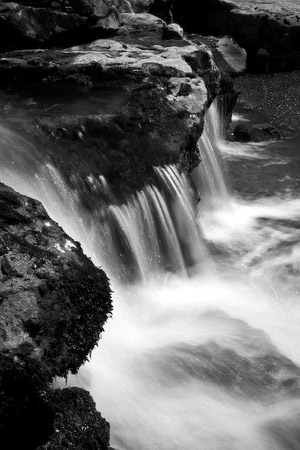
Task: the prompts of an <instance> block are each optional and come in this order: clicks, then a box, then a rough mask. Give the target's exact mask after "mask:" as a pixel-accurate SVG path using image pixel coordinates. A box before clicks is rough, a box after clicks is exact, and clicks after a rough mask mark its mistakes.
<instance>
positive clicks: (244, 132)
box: [233, 123, 281, 142]
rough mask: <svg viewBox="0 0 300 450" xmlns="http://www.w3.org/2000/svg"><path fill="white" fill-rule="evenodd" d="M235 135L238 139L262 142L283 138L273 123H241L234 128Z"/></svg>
mask: <svg viewBox="0 0 300 450" xmlns="http://www.w3.org/2000/svg"><path fill="white" fill-rule="evenodd" d="M233 136H234V138H235V139H236V140H237V141H241V142H247V141H253V142H261V141H270V140H278V139H281V136H280V133H279V131H278V130H276V128H275V127H274V126H273V125H270V124H269V123H264V124H255V125H248V124H239V125H237V126H236V127H235V128H234V130H233Z"/></svg>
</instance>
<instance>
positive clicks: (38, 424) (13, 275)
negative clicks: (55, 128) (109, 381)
mask: <svg viewBox="0 0 300 450" xmlns="http://www.w3.org/2000/svg"><path fill="white" fill-rule="evenodd" d="M0 209H1V216H0V268H1V270H0V281H1V291H0V296H1V304H0V335H1V341H0V438H1V441H5V439H4V438H5V437H7V436H10V434H11V433H12V430H16V433H15V434H13V435H12V436H10V438H9V439H10V441H11V442H13V440H14V439H15V440H16V441H18V439H20V438H21V436H23V440H24V445H23V446H22V448H34V445H37V444H38V443H39V442H42V440H43V439H44V438H45V436H47V435H48V434H49V433H50V432H51V427H52V425H51V424H53V420H52V419H53V412H52V409H51V408H50V407H49V405H48V403H47V402H46V401H45V395H46V394H47V392H48V390H49V383H50V382H51V380H52V379H53V377H55V376H66V374H67V373H68V371H71V372H72V373H75V372H76V371H77V370H78V369H79V367H80V366H81V365H82V364H83V363H84V362H85V361H86V360H87V358H88V356H89V354H90V352H91V351H92V349H93V348H94V346H95V345H96V344H97V342H98V340H99V337H100V334H101V332H102V331H103V325H104V323H105V322H106V320H107V318H108V316H109V315H110V313H111V310H112V305H111V298H110V288H109V283H108V279H107V277H106V275H105V274H104V272H103V271H102V270H101V269H99V268H97V267H95V266H94V265H93V263H92V262H91V261H90V259H89V258H87V257H86V256H85V255H84V254H83V252H82V250H81V247H80V244H79V243H78V242H75V241H74V240H72V239H71V238H70V237H69V236H68V235H67V234H65V233H64V232H63V230H62V229H61V228H60V227H59V226H58V225H57V223H55V222H54V221H53V220H51V219H50V218H49V217H48V215H47V213H46V211H45V210H44V208H43V207H42V205H41V204H40V203H39V202H37V201H36V200H33V199H30V198H28V197H25V196H22V195H20V194H17V193H16V192H15V191H13V190H12V189H10V188H8V187H6V186H5V185H3V184H1V185H0ZM36 429H38V431H37V432H35V431H36ZM33 430H34V432H33ZM22 433H23V434H22ZM11 448H15V447H14V446H13V445H12V447H11Z"/></svg>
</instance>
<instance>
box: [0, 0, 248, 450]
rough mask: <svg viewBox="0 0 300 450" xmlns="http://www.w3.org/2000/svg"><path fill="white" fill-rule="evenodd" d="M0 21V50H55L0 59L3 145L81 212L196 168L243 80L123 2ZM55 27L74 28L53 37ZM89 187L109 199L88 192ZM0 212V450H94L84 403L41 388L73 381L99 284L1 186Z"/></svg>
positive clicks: (30, 10) (196, 41)
mask: <svg viewBox="0 0 300 450" xmlns="http://www.w3.org/2000/svg"><path fill="white" fill-rule="evenodd" d="M163 4H164V2H163V1H162V2H161V5H163ZM46 6H47V7H46ZM1 8H2V9H1V10H0V24H1V23H2V24H5V26H7V27H8V28H1V31H0V33H3V37H5V36H7V34H6V33H7V32H8V31H9V33H10V35H9V36H11V39H10V40H9V45H10V46H11V47H13V48H17V47H28V46H29V45H30V46H33V47H37V46H43V47H45V46H47V45H50V44H51V45H52V44H54V43H56V42H61V41H59V40H60V38H61V37H63V36H64V38H65V37H67V38H66V40H64V45H61V46H62V47H64V50H62V49H57V48H56V49H50V50H24V49H22V50H19V51H11V52H7V53H5V54H3V55H2V57H1V58H0V81H1V86H2V88H3V89H4V92H2V93H1V94H0V104H1V105H2V106H3V108H1V110H0V119H1V124H5V128H8V129H9V130H10V131H11V130H13V131H14V132H16V131H15V130H16V127H15V124H16V120H17V121H18V127H17V132H18V133H19V138H20V142H22V139H23V138H24V142H34V143H35V146H36V148H38V149H39V152H40V153H41V154H40V155H39V156H40V159H39V161H40V160H43V158H44V160H47V161H50V163H51V164H52V165H53V166H54V167H55V169H57V170H58V172H59V174H61V176H62V177H64V181H67V183H68V184H69V185H70V186H71V188H74V189H76V190H77V192H79V196H80V200H81V205H82V206H84V207H86V208H87V209H88V208H95V207H97V206H98V205H97V201H98V202H100V203H101V205H102V206H103V204H104V205H105V202H107V201H108V200H109V201H110V202H112V201H120V200H122V199H125V198H127V197H128V195H129V194H132V193H134V192H136V191H137V190H139V189H141V188H142V187H143V186H144V185H145V184H146V183H150V182H151V181H153V179H154V178H153V177H154V174H155V171H154V167H155V166H163V165H165V164H171V163H173V164H174V163H175V164H177V165H179V166H180V167H181V168H182V169H183V170H185V171H186V172H189V171H190V170H191V169H192V168H193V167H194V166H195V165H197V164H198V163H199V161H200V156H199V151H198V147H197V142H198V139H199V137H200V135H201V132H202V128H203V117H204V114H205V111H206V109H207V108H208V106H209V105H210V103H211V101H212V100H213V99H214V98H215V97H217V96H219V95H222V96H228V99H229V101H228V103H227V104H230V101H231V102H232V103H234V101H235V99H236V96H235V93H234V91H233V89H232V83H231V80H230V79H229V78H228V74H231V73H236V72H238V71H239V70H243V69H241V68H240V67H239V68H237V67H235V66H234V65H233V64H232V60H230V58H227V59H226V58H225V59H224V58H223V60H222V64H223V66H222V70H220V68H219V67H218V65H217V64H216V61H215V58H216V55H219V56H220V52H219V48H220V46H218V44H217V43H216V41H214V42H213V44H212V41H211V42H208V41H207V43H208V45H209V47H208V46H207V45H206V43H205V42H204V41H203V40H201V39H200V37H199V36H190V37H188V38H187V37H186V36H185V35H184V33H183V31H182V30H181V29H180V28H179V27H178V26H174V25H173V26H170V27H168V28H167V27H166V23H165V21H164V20H163V19H159V18H157V17H154V16H152V15H150V14H149V13H143V14H141V15H133V14H132V11H131V6H130V5H128V4H127V3H126V2H125V1H122V2H120V3H117V2H116V3H114V5H112V6H109V4H108V3H107V2H101V1H99V3H97V7H96V6H93V4H91V3H90V2H89V1H88V0H80V1H76V2H64V3H56V2H47V3H45V2H43V1H42V0H39V1H38V2H34V1H33V0H28V1H27V0H24V1H22V5H21V6H20V5H15V4H11V3H6V4H5V5H4V6H3V5H2V6H1ZM5 8H6V9H5ZM95 8H96V9H95ZM97 8H98V9H97ZM99 8H100V9H99ZM101 8H102V9H101ZM120 8H122V11H124V12H123V13H122V14H121V15H119V10H120ZM19 12H21V14H19ZM19 16H20V17H23V19H24V20H23V21H21V20H19V19H18V17H19ZM49 17H50V18H52V19H53V21H52V22H51V23H52V25H51V26H50V27H48V25H47V24H49V22H48V19H49ZM46 18H47V20H46ZM52 19H51V20H52ZM56 19H57V20H56ZM65 19H66V20H69V21H70V23H73V22H72V21H75V22H74V27H73V25H72V27H73V28H72V27H71V28H68V27H65V28H63V26H62V27H61V28H59V30H58V29H57V30H58V31H57V30H56V25H57V24H59V23H60V22H59V21H60V20H65ZM1 20H2V22H1ZM44 20H45V23H44V22H43V21H44ZM106 20H108V21H111V20H112V21H113V22H114V23H115V31H116V29H118V27H119V25H120V24H121V23H122V24H123V26H122V27H120V29H119V31H118V35H117V36H116V37H114V38H111V39H98V40H94V41H92V42H90V43H88V44H85V45H76V46H74V45H73V46H72V47H68V48H65V47H66V42H68V39H70V40H71V42H72V43H73V44H74V43H77V42H78V41H77V38H75V39H74V34H72V33H73V32H74V33H75V34H76V33H77V31H78V30H79V28H78V26H79V27H82V26H83V28H84V33H86V30H89V31H88V33H90V34H88V33H87V34H85V35H84V36H83V35H81V38H82V36H83V37H84V39H86V38H87V36H88V37H94V36H95V35H97V33H98V32H99V33H100V32H101V30H103V27H104V28H105V29H106V30H108V29H113V28H114V25H113V23H111V22H108V23H106V22H105V24H104V25H103V21H106ZM41 23H42V25H43V27H44V28H43V27H41V28H39V26H40V24H41ZM64 23H65V22H64ZM78 24H79V25H78ZM47 27H48V28H47ZM83 28H80V29H83ZM53 30H54V31H55V30H56V31H57V34H56V35H53V32H54V31H53ZM70 30H71V32H70ZM99 30H100V31H99ZM56 31H55V32H56ZM65 33H67V34H65ZM54 34H55V33H54ZM56 39H58V40H56ZM86 40H87V39H86ZM88 41H91V39H89V40H88ZM6 42H7V41H6ZM5 45H7V44H5ZM222 45H223V47H224V46H225V47H226V45H227V44H226V43H225V44H224V42H223V44H222ZM213 55H215V57H214V56H213ZM220 61H221V57H220V58H219V62H220ZM225 66H226V70H223V67H225ZM220 67H221V66H220ZM8 90H9V95H11V96H13V95H14V94H15V95H16V97H18V96H20V97H21V98H23V99H25V104H26V111H25V117H26V119H24V115H23V116H22V114H21V116H19V115H18V114H19V108H18V106H16V107H15V105H14V100H12V99H9V101H8V102H7V100H8V97H7V95H8V94H7V92H8ZM45 91H46V92H47V94H46V96H45ZM59 91H60V92H62V97H61V98H59ZM2 96H3V98H4V100H3V102H2ZM45 97H46V98H45ZM18 98H19V97H18ZM82 99H84V100H82ZM6 102H7V103H6ZM68 102H70V106H69V108H68V107H67V108H66V103H68ZM77 103H78V104H79V106H77V107H76V105H77ZM82 104H83V105H84V107H82ZM35 146H31V147H35ZM31 147H30V146H29V152H30V151H31V150H30V148H31ZM28 156H35V155H28ZM32 160H34V158H32ZM103 176H104V177H105V179H106V180H107V181H108V183H109V187H110V191H111V194H112V195H111V196H110V197H109V199H107V198H106V197H105V195H103V196H102V197H101V196H99V192H98V191H97V189H96V188H95V185H96V184H95V180H99V179H101V177H103ZM99 177H100V178H99ZM96 187H97V186H96ZM116 199H118V200H116ZM0 203H1V204H0V206H1V211H2V213H1V215H0V217H1V220H0V269H1V270H0V279H1V292H0V334H1V336H2V340H1V343H0V363H1V364H0V439H1V440H2V441H4V439H5V438H6V437H10V439H11V442H12V448H21V447H22V448H28V449H34V448H40V449H42V450H46V449H48V450H49V449H51V450H56V449H60V448H62V447H66V448H76V449H78V450H80V449H91V448H95V449H97V450H99V449H106V448H107V446H108V426H107V424H106V422H105V421H104V419H102V418H101V416H100V415H99V414H98V413H96V412H95V409H94V404H93V402H92V401H91V399H90V398H88V396H87V394H86V393H84V392H82V391H80V390H67V391H65V390H63V391H55V392H52V391H50V390H49V382H50V381H51V380H52V378H53V377H54V376H57V375H60V376H64V375H66V373H67V372H68V371H71V372H76V371H77V370H78V368H79V366H80V365H81V364H82V363H83V362H84V361H85V360H86V358H87V355H88V354H89V353H90V351H91V350H92V348H93V346H94V345H95V344H96V342H97V341H98V338H99V334H100V333H101V331H102V330H103V324H104V322H105V320H106V318H107V316H108V315H109V314H110V312H111V303H110V290H109V285H108V281H107V278H106V277H105V275H104V273H103V272H102V271H101V270H100V269H97V268H95V267H94V266H93V264H92V263H91V261H90V260H89V259H88V258H86V257H85V256H84V255H83V254H82V251H81V249H80V245H79V244H78V243H77V242H74V241H73V240H72V239H70V238H69V237H68V236H67V235H66V234H65V233H64V232H63V231H62V230H61V229H60V228H59V227H58V225H57V224H56V223H54V222H53V221H52V220H51V219H49V217H48V216H47V214H46V212H45V210H44V209H43V207H42V206H41V205H40V204H39V203H38V202H36V201H34V200H32V199H29V198H27V197H23V196H20V195H18V194H17V193H15V192H14V191H12V190H11V189H9V188H7V187H5V186H4V185H1V187H0ZM93 422H94V425H93ZM14 430H18V431H19V432H18V433H15V434H14V433H13V431H14ZM37 430H38V432H37ZM12 436H13V437H12Z"/></svg>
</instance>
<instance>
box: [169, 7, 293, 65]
mask: <svg viewBox="0 0 300 450" xmlns="http://www.w3.org/2000/svg"><path fill="white" fill-rule="evenodd" d="M196 8H197V4H196V3H195V2H193V0H188V1H187V2H185V3H184V4H182V3H181V2H180V1H175V5H174V8H173V13H174V20H175V21H176V22H178V23H179V24H180V25H182V26H183V28H184V29H186V30H190V31H193V32H198V33H201V34H209V35H210V34H212V35H219V36H220V35H231V36H232V37H233V38H234V39H235V40H236V41H237V42H238V43H239V44H240V45H241V46H242V47H244V48H245V49H246V50H247V52H248V65H249V67H250V68H251V69H252V70H265V71H274V70H283V69H285V70H287V69H290V68H296V67H299V64H300V63H299V61H300V45H299V42H300V5H299V4H297V3H296V2H292V1H290V2H282V1H274V2H251V1H250V0H246V1H241V0H230V1H229V0H213V1H211V2H207V3H205V4H204V5H203V8H202V14H201V15H197V13H196ZM262 49H263V53H264V57H263V58H261V53H262V52H261V50H262ZM266 55H268V58H267V59H266Z"/></svg>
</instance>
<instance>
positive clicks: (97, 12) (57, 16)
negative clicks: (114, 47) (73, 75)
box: [0, 0, 121, 51]
mask: <svg viewBox="0 0 300 450" xmlns="http://www.w3.org/2000/svg"><path fill="white" fill-rule="evenodd" d="M54 3H55V2H53V3H50V2H49V3H46V5H47V6H49V7H47V8H46V7H42V6H43V4H42V3H39V2H37V5H38V6H39V7H34V6H29V5H27V4H19V2H17V3H10V2H6V3H0V51H6V50H10V49H16V48H37V47H38V48H44V47H51V46H59V47H67V46H69V45H71V44H72V43H73V44H74V43H81V42H85V41H89V40H91V39H96V38H98V37H102V36H106V35H108V34H109V35H111V34H116V32H117V31H118V29H119V26H120V24H121V17H120V15H119V11H118V7H117V6H116V5H115V4H114V3H113V2H112V3H111V4H109V2H108V0H106V1H104V0H103V1H102V0H99V2H96V3H92V2H90V1H89V0H86V1H84V0H81V1H79V0H77V1H74V2H72V3H71V5H72V7H69V8H62V7H61V5H62V4H63V2H61V3H55V4H56V5H58V6H59V7H58V8H56V9H55V8H54V5H53V4H54ZM31 4H35V3H34V2H30V5H31Z"/></svg>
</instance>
